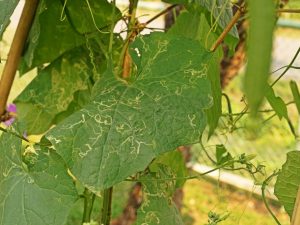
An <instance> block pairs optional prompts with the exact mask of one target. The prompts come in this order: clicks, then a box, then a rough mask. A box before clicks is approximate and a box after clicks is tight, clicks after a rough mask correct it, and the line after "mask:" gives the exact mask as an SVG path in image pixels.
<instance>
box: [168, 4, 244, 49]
mask: <svg viewBox="0 0 300 225" xmlns="http://www.w3.org/2000/svg"><path fill="white" fill-rule="evenodd" d="M166 2H169V3H172V4H174V3H176V4H185V7H186V9H187V10H188V11H189V12H190V13H191V14H204V15H205V17H206V19H207V21H208V24H209V29H208V30H207V33H206V34H205V37H207V39H206V40H209V36H210V34H211V33H216V34H217V36H219V35H220V34H221V33H222V31H223V30H224V28H225V27H227V25H228V24H229V23H230V21H231V19H232V17H233V15H232V8H231V3H230V1H228V0H214V1H208V0H193V1H188V0H167V1H166ZM194 19H195V18H194ZM192 21H193V20H191V22H192ZM177 22H178V21H177V20H176V23H177ZM193 22H197V21H196V20H194V21H193ZM176 23H175V25H176ZM189 26H190V25H189ZM199 28H200V29H201V27H198V29H199ZM193 30H194V29H192V30H189V31H188V32H189V33H190V32H193ZM228 34H229V35H227V36H226V37H225V40H224V42H225V43H226V44H227V45H228V47H229V49H230V50H231V52H234V50H235V46H236V44H237V43H238V39H239V35H238V31H237V28H236V26H234V27H233V28H232V29H231V30H230V32H229V33H228ZM203 37H204V36H203ZM210 47H211V46H208V48H210Z"/></svg>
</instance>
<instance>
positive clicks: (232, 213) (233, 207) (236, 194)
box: [182, 179, 289, 225]
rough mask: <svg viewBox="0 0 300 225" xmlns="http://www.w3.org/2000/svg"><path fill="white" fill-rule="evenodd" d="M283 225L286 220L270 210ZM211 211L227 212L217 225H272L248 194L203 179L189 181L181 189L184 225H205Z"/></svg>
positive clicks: (284, 215)
mask: <svg viewBox="0 0 300 225" xmlns="http://www.w3.org/2000/svg"><path fill="white" fill-rule="evenodd" d="M272 209H273V211H274V212H275V214H276V216H277V217H278V219H279V220H280V221H281V223H282V225H288V224H289V218H288V216H287V214H286V213H284V212H283V211H282V210H280V209H278V208H275V207H272ZM210 211H213V212H217V213H219V214H226V213H229V217H228V218H227V219H226V220H225V221H223V222H221V223H220V225H254V224H255V225H275V224H276V223H275V221H274V220H273V218H272V217H271V216H270V214H269V213H268V212H267V211H266V209H265V206H264V205H263V203H262V201H260V200H257V199H256V198H254V197H253V196H251V194H247V193H244V192H242V191H239V190H233V189H230V188H229V187H226V186H221V187H220V186H218V185H216V184H212V183H210V182H208V181H206V180H204V179H200V180H190V181H188V182H187V183H186V184H185V186H184V208H183V210H182V213H183V218H184V224H185V225H204V224H206V223H207V221H208V216H207V215H208V213H209V212H210Z"/></svg>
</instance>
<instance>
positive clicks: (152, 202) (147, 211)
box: [136, 164, 184, 225]
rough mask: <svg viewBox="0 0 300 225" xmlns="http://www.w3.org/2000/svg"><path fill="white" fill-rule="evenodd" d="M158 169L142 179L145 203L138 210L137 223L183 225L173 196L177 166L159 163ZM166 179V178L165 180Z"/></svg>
mask: <svg viewBox="0 0 300 225" xmlns="http://www.w3.org/2000/svg"><path fill="white" fill-rule="evenodd" d="M156 167H157V168H156V171H155V172H150V173H148V174H146V175H144V176H142V177H140V180H141V182H142V185H143V203H142V205H141V207H140V208H139V209H138V212H137V221H136V224H149V225H154V224H164V225H181V224H182V225H183V224H184V223H183V221H182V219H181V216H180V212H179V211H178V210H177V208H176V206H175V204H174V202H173V200H172V197H173V194H174V192H175V190H176V180H172V179H175V178H176V177H178V174H176V172H175V173H174V169H175V170H176V168H173V167H170V166H166V165H162V164H157V165H156ZM164 179H165V180H164Z"/></svg>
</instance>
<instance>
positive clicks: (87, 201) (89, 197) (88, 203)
mask: <svg viewBox="0 0 300 225" xmlns="http://www.w3.org/2000/svg"><path fill="white" fill-rule="evenodd" d="M83 197H84V210H83V217H82V223H89V222H90V221H91V214H92V210H93V206H94V201H95V197H96V195H95V194H94V193H92V192H91V191H90V190H89V189H87V188H85V189H84V192H83Z"/></svg>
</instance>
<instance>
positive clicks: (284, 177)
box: [274, 151, 300, 217]
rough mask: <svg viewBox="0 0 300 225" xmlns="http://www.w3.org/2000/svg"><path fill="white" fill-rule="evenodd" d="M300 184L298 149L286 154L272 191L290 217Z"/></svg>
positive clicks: (299, 153)
mask: <svg viewBox="0 0 300 225" xmlns="http://www.w3.org/2000/svg"><path fill="white" fill-rule="evenodd" d="M299 186H300V151H292V152H289V153H288V154H287V160H286V162H285V164H284V165H283V166H282V169H281V171H280V173H279V175H278V178H277V181H276V184H275V190H274V193H275V195H276V196H277V198H278V200H279V202H280V203H281V204H282V205H283V206H284V208H285V210H286V212H287V213H288V214H289V216H290V217H292V215H293V211H294V206H295V202H296V196H297V192H298V188H299Z"/></svg>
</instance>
